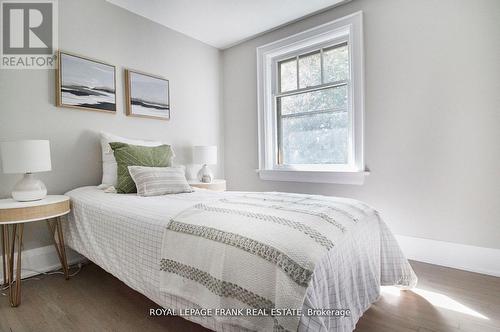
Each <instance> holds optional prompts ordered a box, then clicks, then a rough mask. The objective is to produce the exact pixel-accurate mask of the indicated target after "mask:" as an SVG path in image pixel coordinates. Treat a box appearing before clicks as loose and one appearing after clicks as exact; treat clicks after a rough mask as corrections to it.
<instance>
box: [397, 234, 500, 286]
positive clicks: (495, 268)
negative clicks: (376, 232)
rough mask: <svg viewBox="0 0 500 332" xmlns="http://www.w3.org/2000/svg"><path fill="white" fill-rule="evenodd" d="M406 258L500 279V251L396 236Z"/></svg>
mask: <svg viewBox="0 0 500 332" xmlns="http://www.w3.org/2000/svg"><path fill="white" fill-rule="evenodd" d="M396 239H397V240H398V242H399V245H400V246H401V249H402V250H403V253H404V254H405V255H406V258H408V259H412V260H416V261H419V262H425V263H430V264H436V265H442V266H447V267H452V268H455V269H460V270H465V271H470V272H477V273H482V274H488V275H492V276H495V277H500V249H493V248H484V247H475V246H470V245H465V244H458V243H452V242H442V241H436V240H428V239H422V238H417V237H411V236H404V235H396Z"/></svg>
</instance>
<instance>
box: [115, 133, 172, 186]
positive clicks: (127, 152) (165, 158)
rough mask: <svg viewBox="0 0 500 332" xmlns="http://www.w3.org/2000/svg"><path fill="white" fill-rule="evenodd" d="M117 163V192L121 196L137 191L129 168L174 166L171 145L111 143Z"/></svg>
mask: <svg viewBox="0 0 500 332" xmlns="http://www.w3.org/2000/svg"><path fill="white" fill-rule="evenodd" d="M109 145H110V146H111V148H112V149H113V153H114V155H115V159H116V163H117V165H118V166H117V172H116V174H117V181H116V186H115V188H116V192H118V193H120V194H128V193H135V192H136V191H137V189H136V187H135V183H134V180H132V177H131V176H130V173H129V171H128V166H150V167H167V166H172V164H171V160H172V150H171V149H170V146H169V145H160V146H139V145H132V144H126V143H119V142H111V143H109Z"/></svg>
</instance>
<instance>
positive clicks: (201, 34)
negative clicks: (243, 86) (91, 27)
mask: <svg viewBox="0 0 500 332" xmlns="http://www.w3.org/2000/svg"><path fill="white" fill-rule="evenodd" d="M107 1H108V2H111V3H113V4H115V5H117V6H120V7H122V8H125V9H127V10H129V11H131V12H133V13H136V14H138V15H141V16H144V17H146V18H148V19H150V20H152V21H154V22H157V23H159V24H162V25H164V26H166V27H168V28H170V29H173V30H176V31H179V32H181V33H183V34H185V35H188V36H190V37H192V38H195V39H198V40H200V41H202V42H205V43H207V44H209V45H212V46H215V47H217V48H220V49H224V48H228V47H231V46H232V45H235V44H237V43H239V42H241V41H244V40H247V39H249V38H252V37H255V36H256V35H259V34H261V33H263V32H266V31H269V30H272V29H274V28H276V27H279V26H282V25H284V24H286V23H290V22H293V21H296V20H298V19H300V18H302V17H304V16H308V15H311V14H313V13H317V12H319V11H322V10H325V9H327V8H331V7H333V6H335V5H338V4H339V3H342V2H347V1H350V0H107Z"/></svg>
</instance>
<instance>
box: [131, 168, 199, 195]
mask: <svg viewBox="0 0 500 332" xmlns="http://www.w3.org/2000/svg"><path fill="white" fill-rule="evenodd" d="M128 170H129V172H130V175H131V176H132V179H133V180H134V182H135V185H136V187H137V194H138V195H140V196H159V195H167V194H180V193H190V192H193V189H192V188H191V186H190V185H189V184H188V182H187V180H186V175H185V171H184V168H183V167H144V166H129V167H128Z"/></svg>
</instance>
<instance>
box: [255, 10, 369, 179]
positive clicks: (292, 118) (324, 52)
mask: <svg viewBox="0 0 500 332" xmlns="http://www.w3.org/2000/svg"><path fill="white" fill-rule="evenodd" d="M361 23H362V14H361V12H359V13H356V14H353V15H350V16H348V17H345V18H342V19H339V20H336V21H334V22H331V23H327V24H325V25H322V26H319V27H317V28H313V29H310V30H307V31H305V32H303V33H299V34H297V35H294V36H291V37H288V38H285V39H282V40H279V41H277V42H274V43H271V44H268V45H264V46H261V47H259V48H258V49H257V62H258V73H257V74H258V97H259V174H260V177H261V178H262V179H264V180H282V181H304V182H325V183H353V184H361V183H363V180H364V176H365V175H366V174H367V173H366V172H365V171H364V161H363V54H362V51H363V49H362V26H361Z"/></svg>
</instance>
